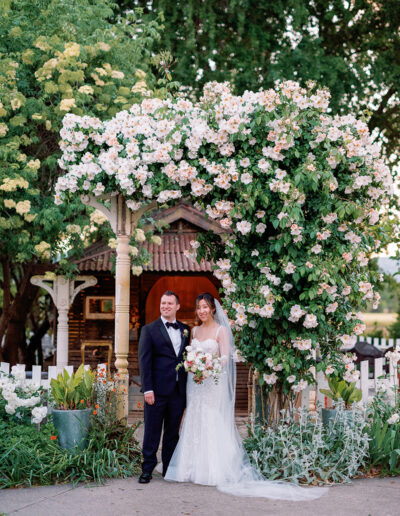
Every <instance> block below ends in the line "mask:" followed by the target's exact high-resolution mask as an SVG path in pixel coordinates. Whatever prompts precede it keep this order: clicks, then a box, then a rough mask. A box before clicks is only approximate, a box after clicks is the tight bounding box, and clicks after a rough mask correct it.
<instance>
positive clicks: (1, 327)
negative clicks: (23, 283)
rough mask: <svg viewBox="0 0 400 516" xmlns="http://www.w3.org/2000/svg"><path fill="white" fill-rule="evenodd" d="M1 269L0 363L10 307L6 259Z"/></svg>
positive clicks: (8, 271)
mask: <svg viewBox="0 0 400 516" xmlns="http://www.w3.org/2000/svg"><path fill="white" fill-rule="evenodd" d="M1 266H2V269H3V282H2V285H1V286H2V289H3V307H2V312H1V316H0V361H2V360H3V350H2V347H1V343H2V341H3V335H4V332H5V330H6V328H7V324H8V321H9V317H10V305H11V278H10V262H9V261H8V260H7V259H4V260H2V261H1Z"/></svg>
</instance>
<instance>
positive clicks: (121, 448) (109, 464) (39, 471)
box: [0, 397, 141, 488]
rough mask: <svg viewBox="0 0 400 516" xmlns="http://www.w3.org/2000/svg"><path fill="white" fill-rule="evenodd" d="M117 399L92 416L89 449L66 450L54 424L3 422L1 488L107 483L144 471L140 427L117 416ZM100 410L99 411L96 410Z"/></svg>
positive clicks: (0, 462) (0, 466) (0, 469)
mask: <svg viewBox="0 0 400 516" xmlns="http://www.w3.org/2000/svg"><path fill="white" fill-rule="evenodd" d="M115 411H116V398H115V397H114V398H113V399H111V400H110V401H109V402H108V403H106V404H105V405H104V406H103V407H102V410H101V416H100V417H97V415H96V417H95V416H93V417H92V425H91V429H90V433H89V438H88V446H87V448H86V449H85V450H82V451H79V450H64V449H63V448H61V447H60V446H59V445H58V443H57V432H56V430H55V428H54V426H53V425H52V424H51V423H46V424H43V425H42V426H41V429H40V431H39V429H38V427H36V426H33V425H29V426H24V425H19V426H18V431H17V430H16V423H13V422H9V421H8V422H5V421H1V420H0V435H1V436H2V439H1V440H0V488H6V487H17V486H31V485H48V484H55V483H61V482H72V483H74V484H76V483H78V482H92V481H95V482H101V481H103V480H104V479H106V478H126V477H130V476H132V475H134V474H136V473H138V472H139V469H140V463H141V451H140V447H139V443H138V441H137V439H136V438H135V431H136V428H137V427H135V426H132V427H126V426H123V425H122V424H121V423H120V422H119V421H118V419H117V418H116V417H115ZM94 412H96V411H94Z"/></svg>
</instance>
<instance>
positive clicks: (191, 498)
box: [0, 474, 400, 516]
mask: <svg viewBox="0 0 400 516" xmlns="http://www.w3.org/2000/svg"><path fill="white" fill-rule="evenodd" d="M1 511H2V512H3V513H4V514H6V515H10V516H11V515H16V516H77V515H83V516H117V515H118V516H131V515H132V516H134V515H139V516H180V515H186V516H253V515H254V516H256V515H257V516H258V515H260V516H261V515H263V516H292V515H295V516H399V515H400V478H395V479H393V478H385V479H368V480H357V481H355V482H354V483H353V484H351V485H340V486H334V487H331V488H330V489H329V492H328V494H327V495H325V496H323V497H322V498H320V499H318V500H315V501H313V502H283V501H275V500H268V499H261V498H241V497H235V496H229V495H225V494H222V493H220V492H219V491H217V490H216V489H215V488H213V487H205V486H199V485H193V484H176V483H169V482H165V481H164V480H163V478H162V477H161V476H160V475H158V474H155V475H154V478H153V480H152V481H151V483H150V484H148V485H144V486H143V485H141V484H138V482H137V479H136V478H131V479H125V480H120V479H119V480H112V481H110V482H107V484H106V485H104V486H100V487H97V486H89V487H88V486H84V485H82V486H79V487H76V488H73V487H72V486H70V485H58V486H50V487H33V488H29V489H8V490H4V491H0V512H1Z"/></svg>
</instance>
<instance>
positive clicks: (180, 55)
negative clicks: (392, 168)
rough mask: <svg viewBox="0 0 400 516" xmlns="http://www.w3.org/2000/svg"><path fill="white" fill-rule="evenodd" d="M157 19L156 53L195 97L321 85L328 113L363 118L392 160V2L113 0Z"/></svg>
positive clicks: (395, 19)
mask: <svg viewBox="0 0 400 516" xmlns="http://www.w3.org/2000/svg"><path fill="white" fill-rule="evenodd" d="M118 3H119V6H120V9H121V11H124V10H125V9H127V8H131V7H132V6H133V5H140V6H143V7H144V8H145V13H146V14H147V15H148V16H150V17H152V16H155V15H157V14H159V13H160V12H163V13H164V16H165V22H164V24H165V32H164V36H163V39H162V40H161V41H160V43H159V44H160V46H161V47H162V48H163V49H167V50H169V51H170V52H171V53H172V55H173V56H174V57H175V59H176V64H175V68H174V77H175V79H176V80H178V81H180V82H181V83H182V84H185V85H190V86H194V87H195V88H197V89H198V91H201V89H202V87H203V85H204V84H205V83H206V82H209V81H213V80H217V81H230V82H231V83H233V84H234V85H235V88H236V92H237V93H242V92H243V91H244V90H245V89H249V90H257V89H258V88H260V87H263V88H269V87H272V86H273V84H274V82H275V81H276V80H277V79H295V80H296V81H299V82H301V83H302V84H305V83H306V82H307V81H309V80H313V81H317V82H318V84H319V85H322V86H327V87H328V88H329V90H330V92H331V95H332V98H331V107H332V110H333V112H339V113H347V112H351V113H355V114H357V115H361V114H366V116H367V117H368V119H369V120H368V125H369V129H370V131H371V132H373V134H374V135H375V137H378V136H382V137H383V138H384V140H385V142H386V145H385V149H386V153H387V155H388V156H391V159H392V160H396V161H397V160H398V159H399V154H398V140H399V136H400V123H399V120H400V118H399V112H400V98H399V94H398V84H399V79H400V52H399V47H400V32H399V26H400V3H399V2H398V1H397V0H385V2H372V1H371V0H352V1H348V2H343V1H338V0H288V1H282V0H269V1H268V0H264V1H262V2H260V1H259V0H231V1H227V0H203V1H201V2H199V1H198V0H173V1H171V0H152V1H150V2H149V1H148V0H146V1H144V0H136V1H132V0H119V2H118Z"/></svg>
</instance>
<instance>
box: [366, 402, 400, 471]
mask: <svg viewBox="0 0 400 516" xmlns="http://www.w3.org/2000/svg"><path fill="white" fill-rule="evenodd" d="M394 394H395V396H394V398H393V399H392V403H390V402H389V400H388V397H387V395H386V394H385V393H383V392H380V393H378V394H377V395H376V396H375V397H374V399H373V401H372V403H371V405H370V407H369V411H368V424H367V427H366V430H367V433H368V436H369V438H370V441H369V467H370V468H379V469H380V472H381V474H382V476H384V475H400V403H399V396H398V393H397V392H395V393H394Z"/></svg>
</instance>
